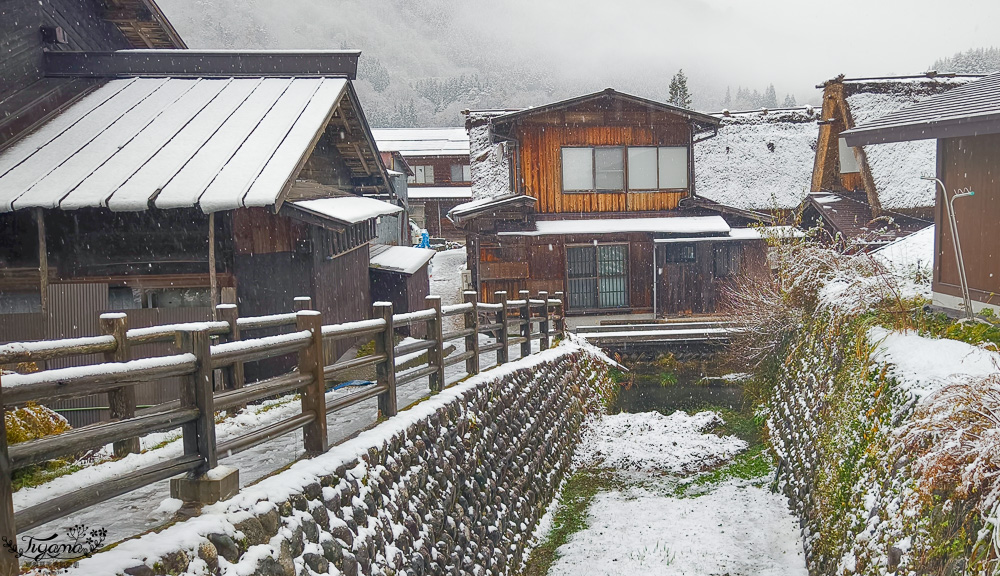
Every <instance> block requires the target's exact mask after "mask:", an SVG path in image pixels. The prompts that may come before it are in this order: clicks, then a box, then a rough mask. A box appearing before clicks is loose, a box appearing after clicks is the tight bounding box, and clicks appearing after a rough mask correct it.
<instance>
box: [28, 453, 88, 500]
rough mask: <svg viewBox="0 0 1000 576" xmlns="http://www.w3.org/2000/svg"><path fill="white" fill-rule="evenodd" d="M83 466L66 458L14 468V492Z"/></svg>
mask: <svg viewBox="0 0 1000 576" xmlns="http://www.w3.org/2000/svg"><path fill="white" fill-rule="evenodd" d="M83 468H84V466H83V465H82V464H78V463H75V462H69V461H67V460H50V461H48V462H43V463H41V464H38V465H35V466H28V467H27V468H21V469H19V470H15V471H14V473H13V474H12V475H11V484H12V485H13V487H14V492H17V491H18V490H20V489H22V488H33V487H35V486H40V485H42V484H45V483H46V482H50V481H52V480H55V479H56V478H59V477H61V476H66V475H68V474H72V473H74V472H79V471H80V470H83Z"/></svg>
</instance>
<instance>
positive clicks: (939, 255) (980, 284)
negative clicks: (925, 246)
mask: <svg viewBox="0 0 1000 576" xmlns="http://www.w3.org/2000/svg"><path fill="white" fill-rule="evenodd" d="M938 156H939V160H938V165H939V167H938V170H939V177H940V178H941V180H942V181H943V182H944V184H945V187H946V188H947V189H948V195H949V197H950V196H951V195H952V194H953V193H954V192H955V190H956V189H958V188H972V190H973V191H975V193H976V195H975V196H972V197H971V198H960V199H958V200H956V201H955V218H956V220H957V221H958V224H959V226H960V240H961V243H962V255H963V257H964V259H965V270H966V277H967V278H968V281H969V288H970V290H971V292H972V297H973V298H974V299H976V300H979V301H981V302H989V303H990V304H994V305H996V304H998V303H1000V298H998V296H997V294H1000V244H998V243H997V240H996V224H997V222H1000V187H998V186H997V182H1000V162H998V159H1000V134H991V135H986V136H974V137H965V138H948V139H944V140H938ZM937 199H938V201H937V203H936V206H935V212H934V222H935V224H936V228H935V230H936V232H935V234H936V238H935V258H936V260H935V266H934V291H936V292H943V293H946V294H951V295H953V296H960V294H961V291H960V289H959V284H960V283H959V280H958V267H957V266H956V262H955V251H954V248H953V247H952V237H951V228H950V226H949V225H948V219H947V217H946V215H945V213H944V207H943V204H942V202H941V194H940V192H938V194H937Z"/></svg>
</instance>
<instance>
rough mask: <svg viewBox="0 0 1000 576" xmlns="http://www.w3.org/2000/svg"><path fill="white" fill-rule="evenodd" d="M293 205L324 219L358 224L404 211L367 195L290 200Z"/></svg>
mask: <svg viewBox="0 0 1000 576" xmlns="http://www.w3.org/2000/svg"><path fill="white" fill-rule="evenodd" d="M289 204H291V205H292V206H294V207H295V208H298V209H300V210H304V211H306V212H309V213H311V214H313V215H315V216H319V217H321V218H324V219H328V220H333V221H334V222H339V223H342V224H348V225H350V224H358V223H360V222H364V221H365V220H371V219H372V218H378V217H379V216H389V215H392V214H398V213H400V212H402V211H403V209H402V208H400V207H399V206H396V205H395V204H390V203H388V202H383V201H382V200H378V199H376V198H367V197H365V196H336V197H333V198H317V199H315V200H301V201H298V202H290V203H289Z"/></svg>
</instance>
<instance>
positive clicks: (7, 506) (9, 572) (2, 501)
mask: <svg viewBox="0 0 1000 576" xmlns="http://www.w3.org/2000/svg"><path fill="white" fill-rule="evenodd" d="M2 379H3V376H0V380H2ZM3 413H4V410H3V396H2V391H0V576H17V574H20V573H21V569H20V567H19V566H18V558H17V556H15V555H14V554H13V553H11V552H10V551H9V550H8V549H7V544H8V543H10V544H12V545H13V546H17V527H16V526H15V525H14V496H13V494H14V489H13V486H12V484H11V474H13V472H14V470H13V469H11V467H10V457H9V456H8V454H7V426H6V424H5V423H4V418H3Z"/></svg>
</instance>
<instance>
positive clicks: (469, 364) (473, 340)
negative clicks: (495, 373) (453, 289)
mask: <svg viewBox="0 0 1000 576" xmlns="http://www.w3.org/2000/svg"><path fill="white" fill-rule="evenodd" d="M462 296H463V297H464V298H465V303H466V304H472V310H471V311H469V312H466V313H465V328H466V329H472V334H471V335H469V336H466V337H465V351H466V352H472V357H471V358H469V359H468V360H466V361H465V373H466V374H469V375H472V374H479V311H478V310H477V309H476V301H477V300H478V298H477V294H476V291H475V290H466V291H465V292H463V293H462Z"/></svg>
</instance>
